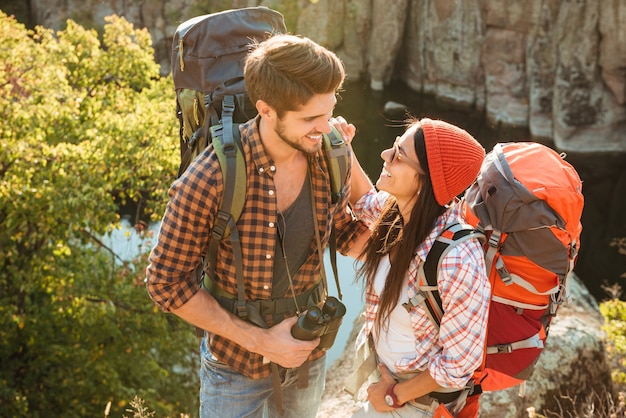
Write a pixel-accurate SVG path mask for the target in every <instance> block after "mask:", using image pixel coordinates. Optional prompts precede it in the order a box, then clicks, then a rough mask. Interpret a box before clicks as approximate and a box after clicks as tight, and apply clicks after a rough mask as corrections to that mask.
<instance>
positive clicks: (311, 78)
mask: <svg viewBox="0 0 626 418" xmlns="http://www.w3.org/2000/svg"><path fill="white" fill-rule="evenodd" d="M244 77H245V79H246V88H247V90H248V95H249V96H250V99H251V100H252V103H256V101H257V100H263V101H264V102H266V103H267V104H269V105H270V106H271V107H272V108H274V110H276V112H277V113H278V115H279V116H282V114H284V112H286V111H292V110H297V109H298V108H299V107H300V106H302V105H304V104H305V103H306V102H308V101H309V99H311V97H313V96H314V95H316V94H326V93H335V92H337V90H339V89H340V88H341V86H342V84H343V81H344V79H345V70H344V67H343V63H342V62H341V60H340V59H339V57H337V55H335V54H334V53H333V52H332V51H329V50H328V49H326V48H324V47H322V46H321V45H318V44H317V43H315V42H313V41H312V40H310V39H308V38H305V37H301V36H296V35H275V36H273V37H271V38H269V39H268V40H266V41H264V42H262V43H259V44H258V45H256V47H255V49H254V50H253V51H252V52H251V53H250V54H249V55H248V57H247V59H246V64H245V68H244Z"/></svg>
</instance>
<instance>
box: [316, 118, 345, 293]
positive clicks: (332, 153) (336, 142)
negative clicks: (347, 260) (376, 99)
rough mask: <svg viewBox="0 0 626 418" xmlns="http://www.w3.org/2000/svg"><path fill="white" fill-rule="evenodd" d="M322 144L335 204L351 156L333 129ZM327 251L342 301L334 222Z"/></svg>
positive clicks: (332, 199) (340, 195)
mask: <svg viewBox="0 0 626 418" xmlns="http://www.w3.org/2000/svg"><path fill="white" fill-rule="evenodd" d="M322 143H323V149H324V155H325V157H326V163H327V165H328V174H329V177H330V190H331V202H332V203H333V204H335V203H337V202H339V201H340V200H341V197H342V196H343V188H344V185H345V184H346V180H347V178H348V166H349V163H350V159H351V158H352V155H351V153H350V150H349V149H348V146H347V144H346V142H345V141H344V140H343V137H342V136H341V134H340V133H339V131H338V130H337V129H336V128H335V127H333V128H332V130H331V131H330V133H328V134H324V136H323V140H322ZM313 213H315V208H313ZM328 249H329V255H330V265H331V267H332V269H333V274H334V276H335V283H336V285H337V294H338V295H339V299H342V294H341V286H340V284H339V272H338V271H337V232H336V228H335V223H334V222H333V223H332V227H331V230H330V239H329V242H328Z"/></svg>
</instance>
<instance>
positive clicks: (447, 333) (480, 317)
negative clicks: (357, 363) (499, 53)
mask: <svg viewBox="0 0 626 418" xmlns="http://www.w3.org/2000/svg"><path fill="white" fill-rule="evenodd" d="M341 122H342V123H341V126H342V130H343V132H344V134H345V135H346V136H347V137H348V138H351V137H352V136H354V132H355V128H354V126H352V125H347V124H346V123H345V121H343V120H342V121H341ZM484 156H485V151H484V149H483V147H482V146H481V145H480V144H479V143H478V142H477V141H476V140H475V139H474V138H472V136H471V135H470V134H468V133H467V132H465V131H464V130H462V129H460V128H458V127H456V126H454V125H451V124H449V123H446V122H443V121H439V120H431V119H422V120H419V121H417V120H411V121H409V123H408V127H407V129H406V131H405V132H404V134H403V135H402V136H401V137H398V138H397V139H396V141H395V143H394V144H393V146H392V147H391V148H389V149H387V150H385V151H383V152H382V153H381V157H382V159H383V160H384V164H383V169H382V172H381V174H380V177H379V178H378V180H377V181H376V189H378V191H377V190H376V189H375V188H374V187H373V185H372V184H371V182H370V181H369V179H368V178H367V176H366V175H365V173H364V171H363V170H362V169H361V168H360V166H358V162H356V158H354V161H355V162H356V163H355V164H353V167H354V170H353V176H352V178H353V179H352V191H351V198H350V200H351V204H352V206H353V208H354V211H355V214H356V215H357V217H359V218H360V219H361V220H363V221H364V222H365V223H366V224H367V225H368V226H369V227H370V229H371V230H372V235H371V237H370V239H369V241H368V243H367V246H366V247H365V248H364V249H363V251H362V253H361V256H360V257H359V259H360V260H361V261H362V262H363V264H362V267H361V268H360V271H359V277H362V278H363V279H364V281H365V292H366V311H365V313H366V322H365V324H364V326H363V329H362V330H361V333H360V335H359V337H358V338H357V346H361V345H364V344H366V343H367V342H368V341H371V343H372V345H373V348H374V349H375V353H376V359H377V362H378V370H379V372H380V380H379V381H377V382H375V383H371V384H370V385H369V387H368V388H367V399H368V403H367V404H366V405H365V406H364V408H362V409H361V410H359V411H357V413H356V414H355V415H354V417H373V416H375V417H379V416H380V417H382V416H394V417H432V416H433V414H434V412H435V410H436V409H437V408H440V409H439V410H437V416H440V414H439V412H440V411H442V407H443V406H445V407H446V408H447V409H449V410H451V411H454V412H455V413H456V412H458V410H459V409H461V408H462V407H463V405H465V404H466V396H467V392H464V391H463V389H464V388H465V387H466V386H467V385H468V383H469V382H470V381H471V377H472V374H473V372H474V371H475V370H476V369H477V368H478V367H479V366H480V365H481V362H482V359H483V355H484V346H485V332H484V330H485V326H486V323H487V313H488V306H489V282H488V280H487V277H486V274H485V264H484V259H483V250H482V248H481V244H480V242H479V241H478V240H476V239H471V240H468V241H465V242H464V243H462V244H459V245H457V246H456V247H454V249H453V250H452V251H450V252H449V253H448V254H447V255H446V256H445V257H444V259H443V262H442V264H441V266H440V268H439V269H438V276H437V284H438V289H439V292H440V295H441V300H442V302H443V309H444V315H443V318H442V319H441V325H440V328H439V329H437V328H436V327H435V326H434V324H433V323H432V322H431V320H430V319H429V317H428V315H427V314H426V313H425V311H424V309H423V308H422V306H421V305H418V306H413V307H410V306H409V308H405V307H404V306H403V303H406V302H408V300H409V298H412V297H414V296H416V295H417V294H418V292H419V282H418V279H417V271H418V267H419V265H420V264H421V263H423V262H424V260H425V259H426V256H427V254H428V252H429V250H430V248H431V247H432V245H433V242H434V240H435V238H437V236H438V235H439V234H440V233H441V232H442V231H443V230H444V229H445V228H446V226H448V225H450V224H453V223H456V222H463V216H462V213H461V206H462V205H460V204H458V203H459V201H458V199H457V195H459V194H460V193H462V192H463V191H464V190H465V189H466V188H467V187H468V186H469V185H470V184H471V183H472V182H473V181H474V179H475V178H476V176H477V175H478V172H479V169H480V166H481V164H482V161H483V159H484ZM409 311H410V312H409ZM477 399H478V396H473V397H472V401H474V400H475V401H476V402H470V403H471V404H472V408H466V410H465V411H464V412H463V416H468V415H466V412H469V410H470V409H471V410H472V413H471V415H474V414H475V413H477V409H478V403H477ZM440 405H441V406H440ZM444 416H445V415H444ZM448 416H452V415H448ZM458 416H460V414H459V415H458Z"/></svg>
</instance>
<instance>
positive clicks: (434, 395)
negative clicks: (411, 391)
mask: <svg viewBox="0 0 626 418" xmlns="http://www.w3.org/2000/svg"><path fill="white" fill-rule="evenodd" d="M461 392H463V391H462V390H457V391H456V392H445V393H444V392H430V393H428V394H426V395H424V396H420V397H419V398H415V399H413V402H417V403H419V404H422V405H430V404H431V403H432V400H433V399H435V400H437V402H439V403H443V404H448V403H450V402H454V401H456V400H457V399H458V397H459V396H460V395H461Z"/></svg>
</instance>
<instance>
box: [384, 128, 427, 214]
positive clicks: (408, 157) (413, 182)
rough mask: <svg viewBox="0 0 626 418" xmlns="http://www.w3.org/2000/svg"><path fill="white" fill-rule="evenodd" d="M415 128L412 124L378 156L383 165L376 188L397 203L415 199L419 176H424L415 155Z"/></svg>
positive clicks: (419, 183) (419, 182)
mask: <svg viewBox="0 0 626 418" xmlns="http://www.w3.org/2000/svg"><path fill="white" fill-rule="evenodd" d="M417 128H418V125H417V124H413V125H412V126H411V127H409V128H408V129H407V130H406V131H405V132H404V134H403V135H402V136H400V137H398V138H396V142H395V143H394V145H393V146H392V147H391V148H388V149H386V150H384V151H383V152H382V153H381V154H380V156H381V158H382V159H383V160H384V161H385V163H384V164H383V169H382V171H381V173H380V177H379V178H378V180H377V181H376V187H377V188H378V189H379V190H383V191H386V192H387V193H389V194H391V195H393V196H394V197H395V198H396V200H397V201H398V203H401V202H411V201H413V199H415V198H416V197H417V195H418V192H419V189H420V187H421V180H420V179H421V176H423V175H425V173H424V170H423V169H422V168H421V166H420V164H419V162H418V160H417V154H416V153H415V141H414V139H413V137H414V135H415V131H416V130H417Z"/></svg>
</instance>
